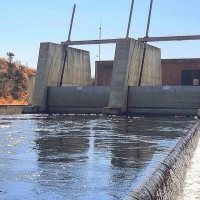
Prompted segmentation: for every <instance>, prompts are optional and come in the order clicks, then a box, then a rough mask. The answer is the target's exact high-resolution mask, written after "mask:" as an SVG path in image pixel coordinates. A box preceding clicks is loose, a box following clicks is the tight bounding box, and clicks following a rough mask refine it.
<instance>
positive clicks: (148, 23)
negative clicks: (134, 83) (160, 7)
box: [138, 0, 153, 86]
mask: <svg viewBox="0 0 200 200" xmlns="http://www.w3.org/2000/svg"><path fill="white" fill-rule="evenodd" d="M152 5H153V0H151V3H150V7H149V17H148V22H147V30H146V36H145V38H147V37H149V36H148V34H149V26H150V21H151V11H152ZM146 45H147V41H145V42H144V51H143V56H142V64H141V69H140V76H139V81H138V86H140V85H141V80H142V73H143V68H144V59H145V54H146Z"/></svg>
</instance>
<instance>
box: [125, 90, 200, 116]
mask: <svg viewBox="0 0 200 200" xmlns="http://www.w3.org/2000/svg"><path fill="white" fill-rule="evenodd" d="M198 108H200V87H199V86H160V87H159V86H158V87H151V86H142V87H129V95H128V112H130V113H132V114H145V115H146V114H153V115H156V114H157V115H193V116H196V115H197V109H198Z"/></svg>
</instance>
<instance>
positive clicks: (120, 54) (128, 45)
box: [103, 39, 162, 114]
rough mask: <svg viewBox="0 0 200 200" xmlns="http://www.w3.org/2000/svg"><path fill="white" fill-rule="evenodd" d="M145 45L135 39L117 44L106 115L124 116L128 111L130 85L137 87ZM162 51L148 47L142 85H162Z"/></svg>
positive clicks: (124, 40) (105, 109) (123, 40)
mask: <svg viewBox="0 0 200 200" xmlns="http://www.w3.org/2000/svg"><path fill="white" fill-rule="evenodd" d="M142 54H143V44H141V43H139V42H138V41H137V40H134V39H122V40H118V41H117V43H116V51H115V59H114V63H113V71H112V79H111V91H110V97H109V103H108V107H106V108H104V109H103V113H104V114H113V108H114V110H115V114H123V113H125V112H126V111H127V92H128V85H137V84H138V80H139V74H140V69H141V62H142ZM161 80H162V77H161V52H160V49H158V48H156V47H153V46H150V45H147V50H146V57H145V62H144V70H143V75H142V81H141V85H152V86H153V85H154V86H157V85H161Z"/></svg>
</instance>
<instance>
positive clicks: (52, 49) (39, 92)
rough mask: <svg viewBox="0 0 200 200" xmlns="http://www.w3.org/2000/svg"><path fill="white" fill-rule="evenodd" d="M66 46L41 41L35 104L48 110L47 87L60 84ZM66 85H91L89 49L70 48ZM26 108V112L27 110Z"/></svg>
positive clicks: (64, 81)
mask: <svg viewBox="0 0 200 200" xmlns="http://www.w3.org/2000/svg"><path fill="white" fill-rule="evenodd" d="M65 50H66V47H65V46H63V45H59V44H53V43H41V44H40V52H39V58H38V66H37V74H36V79H35V87H34V97H33V103H32V104H33V106H36V107H39V112H46V100H47V87H48V86H59V83H60V79H61V71H62V66H63V63H64V55H65ZM63 84H64V85H90V84H91V69H90V55H89V52H87V51H82V50H78V49H72V48H68V57H67V62H66V64H65V70H64V77H63ZM26 109H28V108H24V112H26Z"/></svg>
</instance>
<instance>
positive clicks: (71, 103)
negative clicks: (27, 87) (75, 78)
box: [48, 86, 110, 114]
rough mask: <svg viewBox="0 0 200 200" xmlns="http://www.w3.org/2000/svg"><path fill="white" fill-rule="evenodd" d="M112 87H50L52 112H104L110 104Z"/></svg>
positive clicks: (49, 95)
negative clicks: (104, 108)
mask: <svg viewBox="0 0 200 200" xmlns="http://www.w3.org/2000/svg"><path fill="white" fill-rule="evenodd" d="M109 92H110V87H104V86H102V87H94V86H88V87H82V86H78V87H49V88H48V112H50V113H86V114H90V113H96V114H98V113H102V108H103V107H105V106H106V105H108V99H109Z"/></svg>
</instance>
